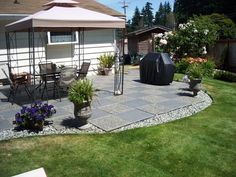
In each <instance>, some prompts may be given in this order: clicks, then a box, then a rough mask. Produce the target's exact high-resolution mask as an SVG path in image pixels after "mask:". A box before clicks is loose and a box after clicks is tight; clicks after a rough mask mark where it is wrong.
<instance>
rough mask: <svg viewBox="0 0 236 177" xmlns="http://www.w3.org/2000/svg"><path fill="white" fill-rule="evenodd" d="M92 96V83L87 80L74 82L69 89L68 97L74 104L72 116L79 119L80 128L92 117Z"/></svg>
mask: <svg viewBox="0 0 236 177" xmlns="http://www.w3.org/2000/svg"><path fill="white" fill-rule="evenodd" d="M93 96H94V88H93V83H92V81H90V80H88V79H80V80H78V81H75V82H74V83H73V84H72V85H71V86H70V88H69V91H68V97H69V100H70V101H71V102H72V103H74V116H75V118H78V119H79V122H80V125H81V126H82V125H85V124H87V119H88V118H89V117H90V116H91V115H92V110H91V101H92V99H93Z"/></svg>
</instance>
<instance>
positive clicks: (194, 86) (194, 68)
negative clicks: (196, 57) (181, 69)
mask: <svg viewBox="0 0 236 177" xmlns="http://www.w3.org/2000/svg"><path fill="white" fill-rule="evenodd" d="M187 74H188V77H189V79H190V82H189V88H190V89H191V90H192V91H193V95H194V96H196V95H197V92H199V91H200V90H201V82H202V76H203V68H202V67H201V65H200V64H198V63H193V64H190V65H189V67H188V69H187Z"/></svg>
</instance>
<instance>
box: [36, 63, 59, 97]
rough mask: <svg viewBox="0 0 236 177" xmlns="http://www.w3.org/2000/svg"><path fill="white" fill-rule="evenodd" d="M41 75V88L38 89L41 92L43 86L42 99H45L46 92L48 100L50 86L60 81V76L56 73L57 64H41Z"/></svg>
mask: <svg viewBox="0 0 236 177" xmlns="http://www.w3.org/2000/svg"><path fill="white" fill-rule="evenodd" d="M39 74H40V81H39V86H38V87H37V88H39V90H40V92H41V86H43V91H42V94H41V98H42V99H43V96H44V92H45V91H46V94H47V98H48V91H49V90H48V85H49V84H51V83H52V84H54V82H56V81H57V80H58V74H57V73H56V64H54V63H52V62H49V63H39ZM53 88H54V87H53ZM53 91H55V90H53Z"/></svg>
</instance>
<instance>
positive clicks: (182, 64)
mask: <svg viewBox="0 0 236 177" xmlns="http://www.w3.org/2000/svg"><path fill="white" fill-rule="evenodd" d="M189 65H190V63H189V62H188V60H187V59H185V58H183V59H182V60H180V61H178V62H176V63H175V72H176V73H182V74H185V73H186V71H187V68H188V67H189Z"/></svg>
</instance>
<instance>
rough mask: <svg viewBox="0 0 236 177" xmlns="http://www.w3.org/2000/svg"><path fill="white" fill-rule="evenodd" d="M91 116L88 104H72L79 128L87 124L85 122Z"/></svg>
mask: <svg viewBox="0 0 236 177" xmlns="http://www.w3.org/2000/svg"><path fill="white" fill-rule="evenodd" d="M91 115H92V109H91V105H90V102H84V103H82V104H75V103H74V116H75V118H77V119H79V126H82V125H85V124H87V120H88V118H89V117H91Z"/></svg>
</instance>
